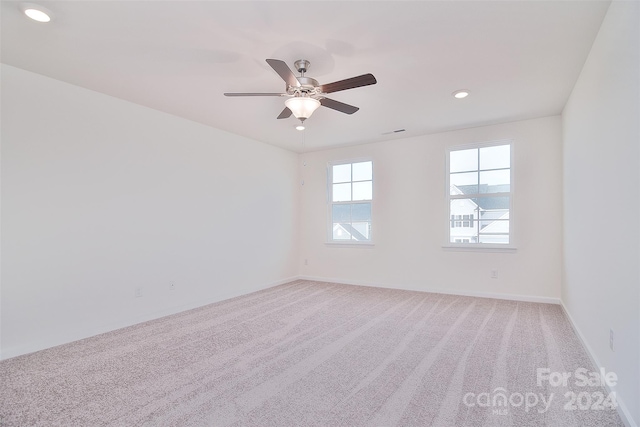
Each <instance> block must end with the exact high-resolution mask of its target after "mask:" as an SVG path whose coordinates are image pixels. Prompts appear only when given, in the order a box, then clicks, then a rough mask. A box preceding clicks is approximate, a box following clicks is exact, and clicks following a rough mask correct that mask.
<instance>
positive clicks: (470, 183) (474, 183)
mask: <svg viewBox="0 0 640 427" xmlns="http://www.w3.org/2000/svg"><path fill="white" fill-rule="evenodd" d="M449 184H450V189H449V191H450V192H451V193H449V194H453V195H456V194H477V193H478V172H470V173H452V174H451V179H450V180H449Z"/></svg>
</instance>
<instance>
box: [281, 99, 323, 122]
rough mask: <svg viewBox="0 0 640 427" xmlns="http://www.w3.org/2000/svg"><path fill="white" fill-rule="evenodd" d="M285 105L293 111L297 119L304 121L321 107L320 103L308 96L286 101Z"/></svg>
mask: <svg viewBox="0 0 640 427" xmlns="http://www.w3.org/2000/svg"><path fill="white" fill-rule="evenodd" d="M284 105H286V106H287V108H288V109H289V110H291V112H292V113H293V115H294V116H295V118H296V119H299V120H301V121H304V120H305V119H308V118H309V117H311V115H312V114H313V112H314V111H316V110H317V109H318V107H320V101H318V100H317V99H314V98H309V97H307V96H296V97H294V98H289V99H287V100H286V101H284Z"/></svg>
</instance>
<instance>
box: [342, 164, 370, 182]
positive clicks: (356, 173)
mask: <svg viewBox="0 0 640 427" xmlns="http://www.w3.org/2000/svg"><path fill="white" fill-rule="evenodd" d="M372 177H373V169H372V167H371V162H360V163H354V164H353V180H354V181H367V180H371V179H373V178H372ZM334 182H335V181H334Z"/></svg>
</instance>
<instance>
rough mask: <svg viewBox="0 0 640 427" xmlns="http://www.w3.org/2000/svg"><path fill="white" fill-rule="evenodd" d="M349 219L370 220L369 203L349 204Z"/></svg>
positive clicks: (354, 220)
mask: <svg viewBox="0 0 640 427" xmlns="http://www.w3.org/2000/svg"><path fill="white" fill-rule="evenodd" d="M351 220H352V221H353V222H356V221H366V222H371V203H354V204H353V205H351Z"/></svg>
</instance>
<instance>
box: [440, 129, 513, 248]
mask: <svg viewBox="0 0 640 427" xmlns="http://www.w3.org/2000/svg"><path fill="white" fill-rule="evenodd" d="M507 144H508V145H509V146H510V148H509V192H508V193H507V192H504V193H486V194H485V193H481V194H479V195H478V196H479V197H500V196H509V243H508V244H503V243H461V242H451V235H450V232H451V229H450V227H451V210H450V209H451V208H450V207H451V200H455V199H457V198H460V197H455V196H452V195H451V189H450V187H451V184H450V180H451V173H450V154H451V152H452V151H459V150H469V149H481V148H486V147H495V146H499V145H507ZM514 148H515V144H514V141H513V140H512V139H502V140H494V141H486V142H476V143H471V144H463V145H456V146H451V147H447V149H446V159H445V184H446V185H445V209H446V215H445V219H446V221H445V224H446V228H445V231H446V234H445V238H444V243H443V245H442V247H443V249H445V250H462V251H486V252H515V251H516V244H515V243H516V238H515V234H516V233H515V230H516V228H515V226H514V224H515V221H514V220H515V219H516V218H515V215H514V211H513V205H514V204H513V199H514V195H515V186H514V179H513V178H514V173H513V170H514V162H513V159H514V158H515V157H514V151H515V150H514ZM478 167H480V165H478ZM473 197H476V196H475V195H474V196H473ZM456 221H457V220H456ZM461 221H464V220H461ZM474 221H480V218H474ZM459 240H462V238H460V239H459Z"/></svg>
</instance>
